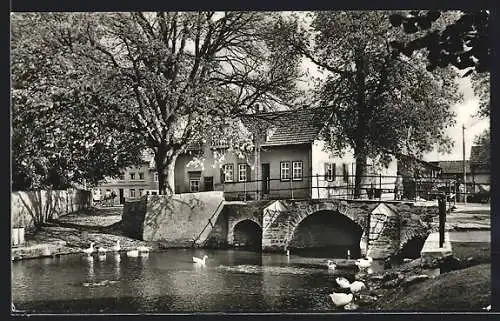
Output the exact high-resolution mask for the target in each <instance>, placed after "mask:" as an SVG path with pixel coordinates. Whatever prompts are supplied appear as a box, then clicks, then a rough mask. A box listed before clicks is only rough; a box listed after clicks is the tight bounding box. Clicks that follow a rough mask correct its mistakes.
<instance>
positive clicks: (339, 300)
mask: <svg viewBox="0 0 500 321" xmlns="http://www.w3.org/2000/svg"><path fill="white" fill-rule="evenodd" d="M330 298H332V301H333V304H335V306H336V307H341V306H345V305H346V304H348V303H350V302H351V301H352V298H353V294H352V293H348V294H347V293H335V292H333V293H332V294H330Z"/></svg>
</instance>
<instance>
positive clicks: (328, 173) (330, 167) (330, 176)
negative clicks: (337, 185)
mask: <svg viewBox="0 0 500 321" xmlns="http://www.w3.org/2000/svg"><path fill="white" fill-rule="evenodd" d="M335 171H336V168H335V163H325V180H326V181H329V182H332V181H334V180H335V174H336V173H335Z"/></svg>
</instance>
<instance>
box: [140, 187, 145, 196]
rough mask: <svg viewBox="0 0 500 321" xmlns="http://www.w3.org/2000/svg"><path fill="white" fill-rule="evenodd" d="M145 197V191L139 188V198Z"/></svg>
mask: <svg viewBox="0 0 500 321" xmlns="http://www.w3.org/2000/svg"><path fill="white" fill-rule="evenodd" d="M142 195H144V189H143V188H139V196H142Z"/></svg>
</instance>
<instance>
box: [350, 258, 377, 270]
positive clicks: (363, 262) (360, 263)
mask: <svg viewBox="0 0 500 321" xmlns="http://www.w3.org/2000/svg"><path fill="white" fill-rule="evenodd" d="M372 262H373V259H372V258H371V257H369V256H367V257H366V259H357V260H356V262H355V263H354V264H356V266H357V267H358V268H359V269H366V268H369V267H370V266H371V265H372Z"/></svg>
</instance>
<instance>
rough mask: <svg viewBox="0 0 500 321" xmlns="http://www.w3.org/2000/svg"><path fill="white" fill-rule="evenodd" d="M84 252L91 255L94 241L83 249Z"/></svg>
mask: <svg viewBox="0 0 500 321" xmlns="http://www.w3.org/2000/svg"><path fill="white" fill-rule="evenodd" d="M82 252H83V253H85V254H87V255H90V254H92V253H93V252H94V242H90V247H89V248H88V249H83V251H82Z"/></svg>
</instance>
